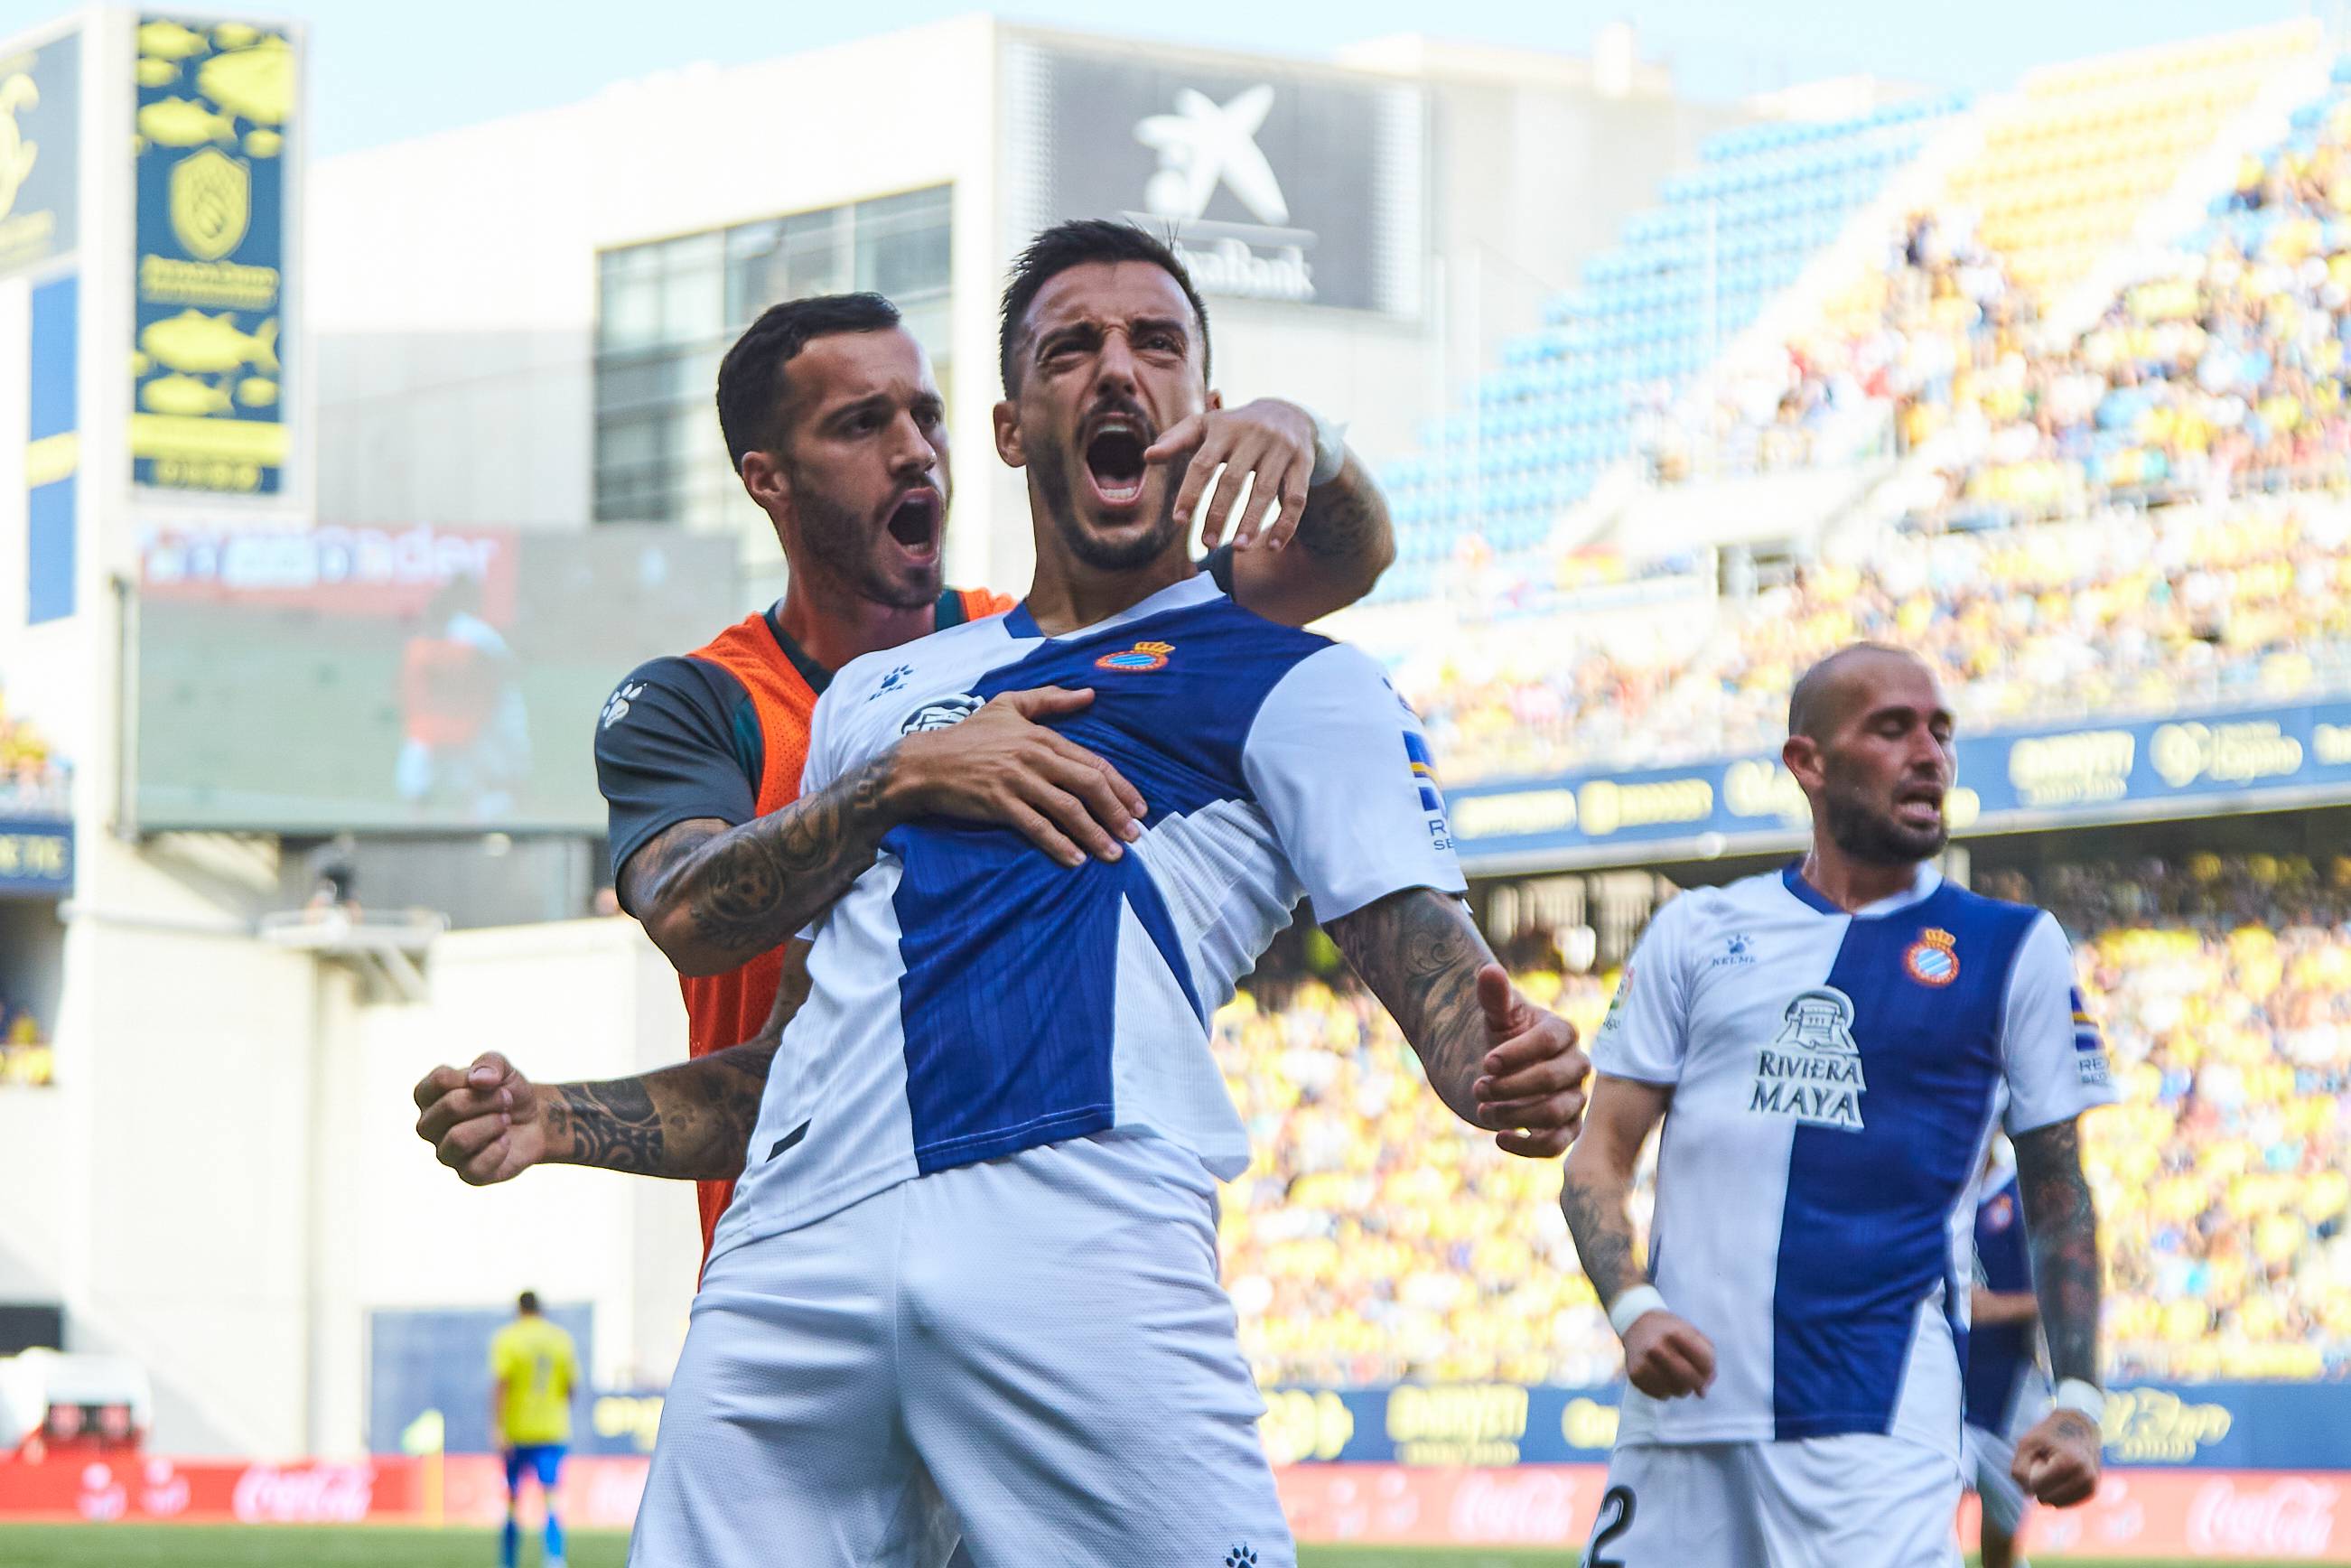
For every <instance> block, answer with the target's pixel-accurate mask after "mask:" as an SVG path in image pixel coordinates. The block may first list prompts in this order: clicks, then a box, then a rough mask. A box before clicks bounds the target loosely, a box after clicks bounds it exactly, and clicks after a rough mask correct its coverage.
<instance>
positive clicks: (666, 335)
mask: <svg viewBox="0 0 2351 1568" xmlns="http://www.w3.org/2000/svg"><path fill="white" fill-rule="evenodd" d="M952 197H953V189H952V187H949V186H945V185H941V186H937V187H935V188H933V189H929V190H924V191H914V192H910V193H906V194H904V195H896V196H884V197H879V198H877V199H875V200H872V201H868V202H860V203H857V204H853V205H848V206H839V207H828V208H824V209H822V210H820V211H817V212H811V213H798V214H791V215H789V216H785V217H778V218H766V219H761V220H759V221H758V222H754V223H747V224H738V225H734V226H733V227H731V228H724V229H710V230H706V231H705V232H703V233H700V234H693V235H683V236H680V237H678V238H674V239H666V240H661V241H657V242H654V243H651V244H646V245H635V246H622V247H620V248H618V249H614V250H609V251H605V252H603V253H601V255H600V256H598V257H597V267H598V278H597V281H598V290H597V300H598V315H597V326H596V372H595V396H596V412H597V421H596V452H595V456H594V466H593V472H594V480H595V516H596V518H597V520H598V521H599V522H622V521H648V522H670V523H680V524H685V525H688V526H692V527H696V528H707V527H721V528H723V527H725V526H726V523H727V522H728V521H729V520H730V519H731V520H733V521H735V522H736V523H737V524H739V525H741V526H742V527H743V528H744V529H745V531H746V533H747V534H756V535H757V536H758V538H759V539H760V540H762V541H764V540H765V539H766V538H767V526H766V523H765V521H764V520H763V519H758V518H755V517H747V516H746V515H745V514H744V512H743V507H745V505H747V503H744V502H743V501H742V500H741V499H740V498H739V497H740V491H739V490H738V489H737V486H736V485H735V484H734V482H733V479H732V477H731V476H729V474H728V472H727V467H726V454H725V452H724V451H723V449H722V448H721V445H720V442H719V436H718V431H717V427H716V423H714V422H713V420H712V417H711V413H710V398H711V391H712V388H713V387H714V386H715V385H716V378H717V374H718V361H719V358H720V356H721V355H722V354H724V353H725V351H726V347H727V345H728V344H729V343H730V342H732V341H733V340H734V338H735V336H736V334H737V333H738V332H740V331H741V330H742V329H743V328H744V327H746V326H747V325H748V324H749V323H750V322H751V321H752V320H753V319H756V318H757V317H758V314H759V312H760V311H762V310H764V309H766V308H768V306H770V305H773V304H776V303H777V302H778V301H780V300H785V299H798V298H806V297H807V296H809V295H811V294H830V293H835V292H838V291H841V290H842V289H847V288H874V289H879V290H881V291H882V292H883V293H885V294H888V295H889V296H890V297H891V298H893V299H894V300H896V301H897V303H898V305H899V307H900V308H902V309H904V311H905V313H906V325H907V329H909V330H910V331H912V332H913V333H914V337H915V339H916V340H918V341H920V342H921V343H922V345H923V347H924V348H925V350H927V351H928V352H929V354H930V356H931V361H932V365H933V368H934V370H935V371H936V373H937V375H938V378H939V382H940V384H941V386H942V387H945V386H946V384H947V378H948V372H949V365H948V360H947V353H948V348H949V341H950V340H949V332H950V328H951V324H952V319H953V313H952V311H951V309H950V308H949V296H948V289H949V279H950V271H949V268H950V263H951V259H952V252H953V245H952V237H953V235H952V229H951V227H950V224H951V222H952V217H953V200H952ZM705 427H706V428H705ZM767 548H772V547H767Z"/></svg>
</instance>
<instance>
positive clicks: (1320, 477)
mask: <svg viewBox="0 0 2351 1568" xmlns="http://www.w3.org/2000/svg"><path fill="white" fill-rule="evenodd" d="M1306 417H1307V418H1309V419H1311V420H1312V421H1313V422H1314V471H1313V472H1312V473H1311V474H1309V475H1308V476H1306V486H1307V488H1308V489H1310V490H1311V489H1314V488H1316V487H1318V486H1323V485H1328V484H1329V483H1330V482H1331V481H1332V480H1333V479H1336V478H1337V477H1338V476H1339V470H1340V469H1342V468H1344V467H1345V466H1346V465H1347V426H1346V423H1345V422H1343V421H1341V422H1337V423H1333V422H1332V421H1331V420H1327V419H1325V418H1323V417H1322V415H1321V414H1319V413H1315V412H1314V411H1313V410H1312V409H1311V408H1310V409H1308V410H1307V411H1306Z"/></svg>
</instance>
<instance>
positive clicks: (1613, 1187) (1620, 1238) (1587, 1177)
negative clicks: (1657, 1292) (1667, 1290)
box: [1559, 1075, 1714, 1399]
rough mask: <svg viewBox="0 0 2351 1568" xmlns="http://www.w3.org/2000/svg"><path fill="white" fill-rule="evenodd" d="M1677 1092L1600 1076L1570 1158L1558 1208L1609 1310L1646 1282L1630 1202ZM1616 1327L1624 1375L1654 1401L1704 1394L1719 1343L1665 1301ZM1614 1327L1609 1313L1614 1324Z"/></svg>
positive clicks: (1655, 1301) (1655, 1302)
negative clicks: (1637, 1172)
mask: <svg viewBox="0 0 2351 1568" xmlns="http://www.w3.org/2000/svg"><path fill="white" fill-rule="evenodd" d="M1673 1098H1674V1092H1673V1091H1672V1090H1671V1089H1668V1088H1666V1087H1664V1086H1663V1085H1661V1084H1656V1083H1643V1082H1639V1081H1637V1080H1635V1079H1631V1078H1610V1077H1608V1076H1606V1075H1602V1077H1601V1078H1600V1079H1599V1081H1598V1082H1596V1083H1594V1084H1593V1090H1592V1116H1591V1120H1590V1121H1589V1122H1588V1123H1587V1124H1586V1125H1585V1128H1584V1133H1583V1137H1581V1138H1579V1139H1578V1140H1576V1145H1575V1147H1574V1148H1573V1149H1572V1150H1570V1151H1569V1152H1568V1156H1567V1180H1566V1181H1565V1183H1564V1184H1562V1186H1561V1189H1560V1195H1559V1206H1560V1207H1561V1209H1562V1211H1563V1212H1564V1213H1565V1214H1566V1216H1567V1230H1568V1234H1569V1235H1571V1236H1573V1237H1574V1238H1575V1255H1576V1257H1577V1259H1578V1260H1581V1261H1582V1263H1583V1274H1584V1278H1586V1279H1588V1280H1590V1281H1592V1290H1593V1294H1594V1295H1596V1296H1598V1297H1599V1298H1600V1304H1601V1305H1602V1306H1603V1307H1604V1308H1609V1309H1614V1307H1615V1305H1616V1302H1617V1301H1618V1300H1619V1299H1620V1298H1621V1297H1623V1296H1624V1294H1625V1291H1632V1290H1637V1289H1639V1288H1640V1287H1642V1286H1644V1285H1646V1284H1647V1282H1648V1276H1647V1275H1646V1273H1645V1272H1644V1271H1643V1270H1642V1268H1641V1265H1640V1264H1639V1262H1637V1261H1636V1260H1635V1257H1634V1247H1633V1219H1632V1216H1631V1215H1629V1214H1628V1213H1626V1212H1625V1201H1626V1199H1628V1198H1629V1197H1631V1196H1632V1193H1633V1171H1634V1167H1635V1166H1637V1165H1638V1164H1639V1163H1640V1158H1641V1146H1642V1145H1644V1144H1646V1143H1647V1142H1648V1141H1649V1134H1650V1133H1651V1132H1652V1131H1653V1130H1655V1128H1656V1125H1657V1124H1658V1123H1659V1122H1660V1121H1663V1120H1664V1119H1665V1114H1666V1108H1667V1106H1668V1105H1670V1104H1671V1103H1673ZM1626 1311H1627V1312H1637V1313H1638V1315H1637V1316H1635V1317H1634V1319H1633V1321H1632V1322H1629V1323H1625V1324H1623V1325H1621V1326H1620V1327H1619V1329H1618V1332H1619V1333H1620V1334H1621V1335H1622V1337H1623V1339H1624V1341H1625V1377H1626V1378H1627V1379H1628V1380H1630V1381H1631V1383H1632V1385H1633V1386H1634V1387H1635V1388H1637V1389H1639V1390H1640V1391H1641V1392H1642V1393H1644V1394H1646V1395H1648V1396H1650V1397H1651V1398H1653V1399H1677V1398H1679V1397H1681V1396H1683V1395H1686V1394H1695V1395H1697V1396H1699V1397H1700V1398H1704V1397H1705V1396H1706V1390H1707V1387H1708V1385H1710V1384H1712V1383H1713V1381H1714V1342H1713V1341H1711V1340H1709V1339H1708V1338H1707V1337H1706V1335H1705V1334H1703V1333H1699V1332H1698V1329H1697V1328H1696V1327H1694V1326H1693V1325H1692V1324H1691V1323H1690V1322H1688V1320H1687V1319H1685V1318H1682V1317H1679V1316H1677V1315H1676V1314H1675V1312H1674V1311H1673V1309H1672V1308H1671V1307H1670V1306H1669V1305H1667V1304H1664V1303H1663V1302H1662V1301H1661V1300H1660V1299H1656V1298H1653V1304H1652V1305H1650V1306H1649V1308H1648V1309H1647V1310H1646V1311H1642V1310H1641V1309H1639V1308H1637V1307H1633V1306H1628V1307H1627V1308H1626ZM1611 1322H1614V1313H1613V1311H1612V1315H1611Z"/></svg>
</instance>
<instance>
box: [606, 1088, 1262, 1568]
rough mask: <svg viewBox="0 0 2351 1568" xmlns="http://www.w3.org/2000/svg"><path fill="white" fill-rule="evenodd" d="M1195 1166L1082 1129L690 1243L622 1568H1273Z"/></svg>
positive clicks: (1248, 1391)
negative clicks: (761, 1230)
mask: <svg viewBox="0 0 2351 1568" xmlns="http://www.w3.org/2000/svg"><path fill="white" fill-rule="evenodd" d="M1235 1329H1236V1325H1235V1319H1234V1313H1233V1307H1232V1303H1231V1301H1229V1300H1228V1298H1227V1297H1226V1295H1225V1292H1224V1290H1223V1288H1222V1286H1220V1285H1219V1284H1218V1283H1217V1228H1216V1184H1215V1182H1214V1181H1213V1180H1212V1179H1211V1178H1210V1176H1208V1174H1207V1171H1206V1170H1205V1169H1203V1168H1202V1167H1201V1165H1200V1162H1199V1160H1198V1159H1197V1158H1196V1157H1195V1156H1194V1155H1191V1154H1189V1153H1187V1152H1186V1151H1185V1150H1184V1149H1182V1148H1179V1147H1178V1146H1176V1145H1174V1144H1171V1143H1167V1142H1165V1141H1164V1140H1161V1139H1158V1138H1154V1137H1150V1136H1144V1135H1134V1134H1100V1135H1097V1136H1095V1137H1092V1138H1080V1139H1072V1140H1071V1141H1069V1142H1066V1143H1060V1144H1052V1145H1046V1146H1044V1147H1041V1148H1035V1149H1029V1150H1025V1151H1023V1152H1021V1153H1019V1154H1016V1155H1008V1156H1006V1157H1004V1158H1002V1159H996V1160H989V1161H987V1162H985V1163H983V1164H979V1165H973V1166H958V1167H956V1168H955V1169H952V1170H945V1171H940V1172H937V1173H935V1174H934V1175H931V1176H921V1177H917V1178H916V1179H914V1180H913V1181H908V1182H902V1183H900V1184H899V1185H898V1186H893V1187H891V1188H890V1189H888V1190H887V1191H884V1192H881V1193H877V1194H875V1195H874V1196H873V1197H869V1198H866V1199H864V1200H863V1201H862V1202H860V1203H856V1204H853V1205H852V1206H851V1207H848V1208H845V1209H842V1210H841V1211H840V1212H838V1213H836V1214H833V1215H831V1216H829V1217H827V1218H823V1219H820V1220H818V1221H816V1222H814V1223H812V1224H810V1225H806V1226H802V1227H801V1228H799V1229H796V1230H788V1231H785V1232H783V1233H781V1234H780V1235H776V1236H770V1237H767V1238H764V1239H758V1240H754V1241H749V1242H745V1243H743V1244H741V1245H738V1246H736V1247H732V1248H729V1249H726V1250H724V1251H722V1252H720V1253H719V1254H718V1255H717V1256H716V1257H714V1258H713V1259H711V1260H710V1264H709V1267H708V1268H707V1270H705V1272H704V1275H703V1281H702V1290H701V1292H700V1294H698V1295H697V1296H696V1297H695V1302H694V1316H693V1321H692V1324H691V1326H690V1328H689V1329H688V1331H687V1333H686V1339H685V1349H684V1353H683V1354H682V1355H681V1356H680V1357H679V1360H678V1366H677V1374H676V1376H675V1377H674V1379H673V1380H672V1382H671V1384H670V1387H669V1395H668V1398H667V1401H666V1402H665V1403H664V1406H663V1407H662V1420H661V1435H660V1437H659V1440H658V1441H657V1442H656V1444H655V1445H654V1448H653V1469H652V1473H651V1474H650V1476H649V1477H648V1478H647V1480H646V1484H645V1494H644V1501H643V1505H642V1507H641V1508H640V1510H639V1511H638V1514H637V1526H636V1533H635V1536H634V1538H633V1539H632V1542H630V1547H629V1562H630V1563H631V1564H632V1568H733V1565H735V1564H738V1563H739V1564H745V1565H750V1564H759V1563H792V1564H794V1565H795V1568H875V1565H880V1568H902V1565H903V1568H939V1565H940V1564H942V1563H946V1560H947V1557H948V1553H949V1552H951V1551H952V1550H953V1549H954V1548H955V1546H956V1539H957V1536H958V1534H960V1535H961V1536H962V1537H963V1538H964V1541H965V1546H966V1550H967V1552H968V1554H969V1556H970V1558H972V1559H974V1560H977V1562H978V1563H982V1564H994V1563H1004V1564H1015V1563H1120V1564H1126V1563H1134V1564H1142V1563H1189V1564H1197V1565H1199V1568H1222V1565H1224V1564H1227V1563H1232V1564H1254V1565H1255V1568H1293V1565H1294V1564H1295V1563H1296V1561H1297V1558H1296V1552H1295V1549H1294V1547H1293V1546H1292V1544H1291V1542H1290V1530H1289V1527H1288V1526H1287V1525H1286V1524H1285V1523H1284V1522H1283V1521H1282V1517H1281V1503H1280V1497H1279V1496H1278V1495H1277V1493H1276V1492H1275V1490H1274V1482H1273V1472H1272V1470H1271V1469H1270V1467H1269V1466H1268V1465H1267V1463H1266V1458H1265V1450H1264V1448H1262V1447H1261V1446H1260V1445H1259V1440H1258V1434H1257V1420H1258V1417H1259V1416H1260V1415H1261V1414H1263V1412H1264V1408H1265V1406H1264V1403H1263V1402H1262V1401H1261V1400H1260V1399H1259V1397H1258V1392H1257V1386H1256V1385H1255V1383H1254V1382H1252V1381H1251V1379H1250V1376H1249V1366H1248V1364H1247V1363H1246V1362H1244V1361H1243V1360H1242V1358H1241V1352H1240V1344H1239V1341H1238V1337H1237V1336H1236V1332H1235Z"/></svg>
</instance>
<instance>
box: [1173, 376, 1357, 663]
mask: <svg viewBox="0 0 2351 1568" xmlns="http://www.w3.org/2000/svg"><path fill="white" fill-rule="evenodd" d="M1144 460H1145V461H1147V462H1186V463H1188V464H1189V465H1190V466H1189V467H1188V469H1187V470H1186V474H1185V476H1184V486H1183V488H1182V489H1181V490H1180V491H1178V492H1177V494H1176V497H1175V510H1176V515H1177V516H1179V517H1190V516H1191V515H1192V514H1193V512H1194V511H1196V510H1197V509H1198V508H1199V507H1200V504H1201V501H1202V499H1203V497H1206V499H1207V512H1206V515H1205V517H1203V519H1202V524H1201V530H1200V542H1201V543H1202V545H1203V546H1205V547H1206V548H1207V549H1215V548H1216V547H1217V543H1218V542H1219V541H1220V540H1222V539H1223V538H1225V537H1226V534H1227V531H1228V529H1229V531H1230V534H1231V538H1232V542H1233V551H1232V558H1231V559H1232V579H1231V590H1232V595H1233V598H1234V599H1235V600H1237V601H1239V602H1240V603H1241V604H1242V605H1243V606H1245V607H1247V608H1248V609H1249V610H1252V611H1254V612H1257V613H1258V614H1259V615H1262V616H1264V617H1265V618H1266V619H1267V620H1269V621H1279V622H1282V623H1283V624H1285V625H1290V626H1303V625H1306V624H1307V623H1308V622H1312V621H1315V620H1318V619H1320V618H1321V617H1322V616H1324V615H1328V614H1330V613H1331V612H1332V611H1334V610H1343V609H1345V608H1346V607H1347V606H1348V605H1350V604H1353V603H1354V602H1355V601H1357V600H1359V599H1361V598H1363V596H1364V594H1366V593H1369V592H1370V591H1372V587H1373V585H1374V584H1375V583H1377V582H1378V581H1379V580H1380V574H1381V573H1382V572H1384V571H1385V570H1387V569H1388V567H1389V565H1390V564H1391V563H1392V562H1394V561H1395V530H1394V528H1393V527H1392V526H1391V525H1390V522H1389V519H1388V504H1387V498H1386V497H1384V496H1383V495H1381V494H1380V487H1379V486H1378V484H1377V483H1376V482H1375V481H1374V479H1373V478H1372V476H1371V473H1370V471H1369V470H1368V469H1366V468H1364V465H1363V464H1362V462H1361V461H1360V460H1358V459H1357V458H1356V456H1355V455H1354V454H1353V453H1352V452H1350V451H1349V450H1348V449H1347V445H1346V443H1345V441H1344V440H1343V437H1342V435H1341V434H1340V432H1339V431H1338V430H1337V429H1336V428H1335V427H1333V426H1331V425H1329V424H1326V423H1323V422H1322V421H1320V420H1318V419H1317V418H1316V417H1315V416H1314V415H1313V414H1312V413H1310V412H1308V411H1307V410H1306V409H1304V408H1301V407H1300V406H1299V405H1298V404H1297V403H1294V402H1284V401H1283V400H1281V399H1280V398H1259V399H1258V400H1257V401H1256V402H1249V403H1245V404H1243V405H1242V406H1240V407H1239V408H1234V409H1227V408H1221V407H1215V408H1210V409H1209V410H1207V412H1206V413H1198V414H1195V415H1193V416H1192V417H1191V418H1189V419H1186V420H1184V421H1182V422H1180V423H1177V424H1175V425H1173V426H1171V427H1170V428H1169V429H1168V431H1167V433H1166V434H1164V435H1162V436H1161V437H1160V438H1159V439H1158V440H1157V441H1156V442H1155V443H1153V444H1152V446H1151V449H1150V450H1149V451H1147V452H1145V453H1144ZM1220 471H1221V472H1220ZM1252 475H1253V476H1255V482H1254V484H1253V485H1252V486H1250V490H1249V506H1248V510H1247V511H1246V513H1244V512H1243V511H1242V510H1241V508H1240V507H1239V505H1238V502H1239V497H1240V491H1241V485H1242V481H1243V480H1244V479H1245V478H1248V477H1249V476H1252ZM1212 487H1213V493H1212ZM1277 502H1278V503H1279V510H1276V503H1277ZM1291 545H1295V546H1296V547H1297V548H1296V549H1289V548H1288V547H1290V546H1291Z"/></svg>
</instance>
